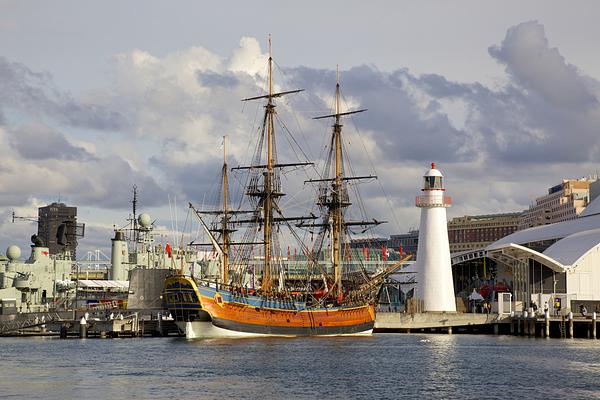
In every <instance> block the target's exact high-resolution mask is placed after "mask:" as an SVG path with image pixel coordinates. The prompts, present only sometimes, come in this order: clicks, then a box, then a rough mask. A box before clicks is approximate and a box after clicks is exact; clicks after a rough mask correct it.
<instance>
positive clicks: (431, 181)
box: [423, 176, 443, 189]
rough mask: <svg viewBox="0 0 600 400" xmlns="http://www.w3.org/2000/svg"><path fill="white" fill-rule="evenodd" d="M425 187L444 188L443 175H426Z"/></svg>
mask: <svg viewBox="0 0 600 400" xmlns="http://www.w3.org/2000/svg"><path fill="white" fill-rule="evenodd" d="M423 188H424V189H442V188H443V186H442V177H441V176H426V177H425V185H424V186H423Z"/></svg>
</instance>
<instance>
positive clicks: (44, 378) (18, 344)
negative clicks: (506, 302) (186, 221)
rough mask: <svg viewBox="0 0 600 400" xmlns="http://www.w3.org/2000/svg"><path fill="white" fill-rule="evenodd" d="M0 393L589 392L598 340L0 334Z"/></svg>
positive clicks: (331, 395) (308, 395) (595, 375)
mask: <svg viewBox="0 0 600 400" xmlns="http://www.w3.org/2000/svg"><path fill="white" fill-rule="evenodd" d="M0 346H1V349H2V368H1V369H0V397H3V398H4V397H8V398H11V397H12V398H18V399H21V398H35V397H37V398H73V397H77V398H80V399H85V398H98V397H99V396H102V397H103V398H104V397H106V398H108V397H116V398H122V397H133V398H171V397H173V398H207V399H212V398H294V399H314V398H328V399H342V398H390V399H392V398H393V399H396V398H404V397H406V398H415V397H426V398H449V397H453V398H456V397H461V398H476V397H485V398H513V397H515V398H516V397H525V396H527V397H533V398H539V397H540V396H542V395H543V396H546V397H550V398H558V397H579V398H584V397H585V398H590V397H598V393H597V392H596V388H597V382H598V380H599V379H600V362H599V361H598V355H597V354H598V342H597V341H591V340H589V341H584V340H574V341H573V340H571V341H566V340H539V339H538V340H535V339H523V338H514V337H495V336H472V335H396V334H380V335H374V336H372V337H360V338H344V337H337V338H336V337H334V338H252V339H242V340H240V339H222V340H200V341H187V340H182V339H175V338H153V339H151V338H144V339H123V340H83V341H82V340H58V339H56V340H54V339H50V340H49V339H19V338H2V339H0Z"/></svg>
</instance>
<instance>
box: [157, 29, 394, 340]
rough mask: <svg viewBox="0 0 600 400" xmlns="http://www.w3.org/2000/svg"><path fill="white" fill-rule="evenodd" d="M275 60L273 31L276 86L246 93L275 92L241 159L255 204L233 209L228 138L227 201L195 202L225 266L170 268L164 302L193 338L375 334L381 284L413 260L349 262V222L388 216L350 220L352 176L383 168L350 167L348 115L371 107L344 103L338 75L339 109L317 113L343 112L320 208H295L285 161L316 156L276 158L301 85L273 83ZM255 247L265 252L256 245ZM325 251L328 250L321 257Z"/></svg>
mask: <svg viewBox="0 0 600 400" xmlns="http://www.w3.org/2000/svg"><path fill="white" fill-rule="evenodd" d="M272 65H273V59H272V57H271V46H270V41H269V59H268V94H266V95H262V96H256V97H251V98H248V99H244V101H252V100H266V104H265V111H264V116H263V124H262V128H261V130H260V135H259V136H260V137H259V140H258V145H257V147H256V152H255V156H254V159H253V162H252V165H250V166H248V167H237V168H234V169H237V170H244V171H246V172H248V179H247V182H248V183H247V185H246V187H245V195H246V197H247V199H248V200H249V201H248V203H249V205H250V206H251V210H250V211H241V210H234V209H232V208H231V206H230V202H229V199H228V197H229V193H228V165H227V145H226V142H225V140H224V146H223V151H224V164H223V169H222V193H221V195H222V199H221V205H222V207H220V209H219V210H215V211H204V210H198V209H196V208H195V207H194V206H193V205H192V204H190V209H191V210H192V211H193V213H194V214H195V215H196V216H197V218H198V220H199V222H200V223H201V225H202V227H203V229H204V231H205V233H206V235H207V236H208V238H209V240H210V245H211V247H212V249H213V250H214V252H215V254H216V263H217V265H218V268H217V270H216V271H212V272H211V271H210V270H208V271H200V272H198V271H195V273H194V274H193V276H192V275H190V276H186V275H183V274H174V275H173V276H171V277H169V278H167V280H166V281H165V297H164V298H165V302H166V304H167V307H168V308H169V311H170V312H171V314H172V315H173V316H174V318H175V320H176V322H177V323H178V325H179V326H180V329H182V330H183V331H185V332H186V335H187V336H188V337H190V338H194V337H215V336H217V337H220V336H238V335H290V336H297V335H357V334H370V333H371V332H372V330H373V326H374V322H375V305H376V302H377V297H378V294H379V290H380V287H381V285H382V283H383V281H384V279H385V278H386V277H387V276H388V275H389V274H390V273H392V272H393V271H395V270H397V269H398V268H399V267H400V266H401V265H402V264H403V261H405V260H401V261H399V262H397V263H394V264H391V265H383V264H382V266H381V268H379V269H378V270H377V271H375V272H371V273H369V272H368V271H367V270H366V269H365V268H364V266H362V265H360V262H358V263H357V262H354V265H355V266H356V265H357V264H358V268H355V269H354V270H352V269H348V268H345V264H348V261H349V248H348V243H349V230H350V229H351V228H352V227H361V229H363V230H366V229H369V228H370V227H372V226H375V225H379V224H380V223H382V221H377V220H374V219H373V220H370V221H367V220H358V221H348V220H346V210H347V209H348V207H349V206H350V205H351V202H350V196H349V194H348V185H349V182H350V181H353V180H361V179H373V178H375V177H374V176H371V175H369V176H359V177H352V176H346V165H345V163H344V149H343V145H342V123H341V120H342V117H344V116H347V115H350V114H355V113H360V112H363V111H366V110H356V111H347V112H341V110H340V84H339V77H338V79H337V83H336V92H335V110H334V113H332V114H330V115H325V116H321V117H316V118H315V119H322V118H330V119H333V121H334V124H333V130H332V134H331V138H330V141H329V144H330V145H329V151H328V154H327V162H326V163H325V168H324V170H323V172H322V174H321V176H319V178H318V179H309V180H307V181H305V183H310V184H316V185H318V190H317V194H318V195H317V197H318V198H317V202H316V205H317V207H318V208H319V211H320V216H319V217H317V216H315V215H309V216H302V217H289V216H286V215H285V214H284V211H283V210H282V209H281V206H280V201H279V200H280V199H281V197H282V196H283V195H284V193H283V191H282V187H281V186H282V185H281V177H280V171H281V170H282V169H285V168H289V167H295V168H298V167H302V166H306V165H310V164H312V163H310V162H299V163H280V162H279V161H278V159H277V153H276V151H275V150H276V141H275V138H276V136H275V123H274V122H275V119H276V111H275V107H276V106H275V99H277V98H279V97H282V96H285V95H290V94H293V93H298V92H300V91H301V90H290V91H284V92H278V93H274V92H273V83H272ZM338 76H339V74H338ZM209 217H214V218H215V219H214V221H213V223H212V224H211V223H207V222H206V221H205V220H206V219H208V218H209ZM241 226H247V228H246V230H245V231H244V234H243V235H239V238H238V240H237V241H234V240H232V237H233V236H234V233H235V232H236V230H237V228H238V227H241ZM282 227H284V228H285V227H287V228H288V229H289V231H290V233H291V237H293V238H295V239H297V241H298V245H299V246H300V249H301V252H302V253H303V255H304V261H303V263H302V267H301V268H300V271H298V270H296V271H290V268H289V266H287V267H286V265H284V264H285V263H284V259H285V257H284V255H283V254H282V249H281V247H282V246H281V245H280V240H279V232H280V230H281V228H282ZM299 230H308V231H310V232H311V233H312V234H314V233H316V240H314V241H313V242H312V245H308V244H306V243H305V241H303V240H302V238H301V237H300V234H299V233H298V232H297V231H299ZM255 248H258V249H259V250H260V253H261V254H260V255H258V256H255V255H254V249H255ZM326 249H327V250H326ZM288 253H289V250H288ZM324 254H326V255H327V256H326V257H322V256H323V255H324ZM288 256H289V254H288ZM323 258H325V259H323ZM257 275H258V278H256V276H257ZM250 277H251V279H250Z"/></svg>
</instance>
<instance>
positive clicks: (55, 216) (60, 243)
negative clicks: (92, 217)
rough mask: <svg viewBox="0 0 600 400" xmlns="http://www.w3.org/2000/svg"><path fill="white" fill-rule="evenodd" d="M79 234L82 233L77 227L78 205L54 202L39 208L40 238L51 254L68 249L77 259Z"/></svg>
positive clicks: (72, 256) (73, 257)
mask: <svg viewBox="0 0 600 400" xmlns="http://www.w3.org/2000/svg"><path fill="white" fill-rule="evenodd" d="M78 236H82V234H80V232H78V227H77V207H68V206H67V205H66V204H64V203H52V204H50V205H47V206H45V207H40V208H38V238H41V239H42V240H43V242H44V245H45V246H47V247H48V249H49V251H50V254H60V253H64V252H65V251H68V252H69V253H70V255H71V258H72V259H73V260H75V259H76V258H75V257H76V250H77V237H78Z"/></svg>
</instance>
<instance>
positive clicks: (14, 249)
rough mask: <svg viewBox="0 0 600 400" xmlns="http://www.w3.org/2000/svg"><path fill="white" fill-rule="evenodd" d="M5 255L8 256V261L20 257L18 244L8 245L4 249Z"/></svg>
mask: <svg viewBox="0 0 600 400" xmlns="http://www.w3.org/2000/svg"><path fill="white" fill-rule="evenodd" d="M6 257H8V259H9V260H10V261H14V260H16V259H18V258H19V257H21V249H20V248H19V246H15V245H14V244H13V245H12V246H8V249H6Z"/></svg>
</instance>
